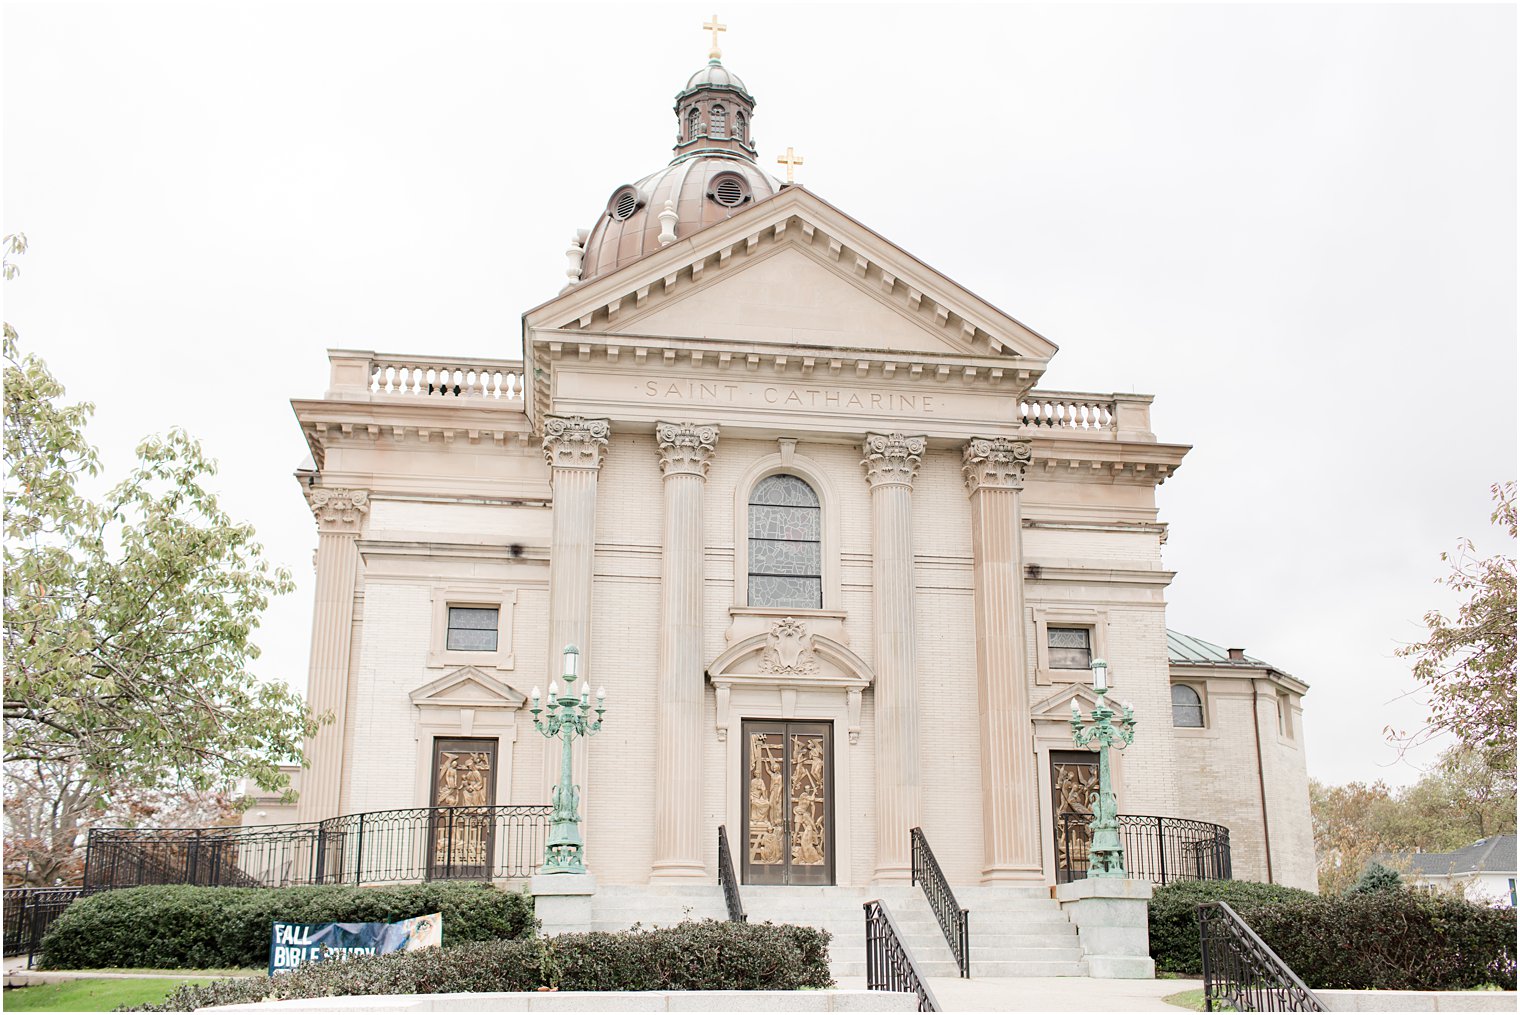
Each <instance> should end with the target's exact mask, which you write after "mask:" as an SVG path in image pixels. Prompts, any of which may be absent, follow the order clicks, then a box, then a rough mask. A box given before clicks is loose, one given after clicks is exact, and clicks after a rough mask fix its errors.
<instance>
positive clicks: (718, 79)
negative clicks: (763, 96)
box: [681, 60, 749, 95]
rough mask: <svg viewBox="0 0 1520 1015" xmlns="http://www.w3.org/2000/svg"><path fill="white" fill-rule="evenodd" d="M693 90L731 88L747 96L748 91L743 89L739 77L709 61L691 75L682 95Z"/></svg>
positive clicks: (715, 61)
mask: <svg viewBox="0 0 1520 1015" xmlns="http://www.w3.org/2000/svg"><path fill="white" fill-rule="evenodd" d="M694 88H733V89H736V90H737V91H741V92H743V93H744V94H745V95H748V94H749V89H748V88H745V87H744V82H743V81H741V80H739V75H737V74H735V73H734V72H733V71H731V70H729V69H728V68H727V67H725V66H723V65H722V64H721V63H719V62H718V61H717V60H709V61H708V62H707V66H705V67H703V68H702V69H701V70H699V71H697V72H696V73H695V74H693V75H692V76H691V77H690V78H689V79H688V80H687V82H686V87H685V88H683V89H681V94H682V95H684V94H686V93H687V92H689V91H691V90H692V89H694Z"/></svg>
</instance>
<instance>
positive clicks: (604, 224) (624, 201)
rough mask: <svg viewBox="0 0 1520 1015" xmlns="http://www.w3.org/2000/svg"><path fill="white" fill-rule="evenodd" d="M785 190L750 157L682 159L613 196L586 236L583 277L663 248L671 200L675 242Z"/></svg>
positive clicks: (615, 268)
mask: <svg viewBox="0 0 1520 1015" xmlns="http://www.w3.org/2000/svg"><path fill="white" fill-rule="evenodd" d="M782 186H783V184H782V182H781V181H780V180H778V179H776V178H775V177H774V176H771V175H770V174H769V173H767V172H765V171H764V170H762V169H761V168H760V167H759V166H757V165H755V164H754V163H753V162H751V161H750V160H748V159H745V158H739V157H736V156H733V155H727V154H724V155H717V154H710V155H697V156H695V157H690V158H682V159H678V160H677V161H675V162H673V163H671V164H670V165H668V166H666V167H665V168H664V169H661V170H659V171H658V172H655V173H651V174H650V175H648V176H646V177H644V178H643V179H642V180H640V181H638V182H637V183H633V184H628V185H626V186H623V187H619V188H618V189H617V190H615V191H614V192H613V194H612V198H611V199H610V200H609V201H608V202H607V207H606V209H604V210H603V212H602V215H601V217H600V218H598V219H597V222H596V225H595V226H594V227H593V228H592V230H591V235H590V236H588V237H587V238H586V247H585V251H586V252H585V256H584V258H583V259H582V262H581V279H582V280H583V281H584V280H587V279H591V278H595V277H596V276H598V275H606V274H609V273H610V272H614V271H616V270H617V269H619V268H621V267H623V266H624V265H627V264H632V263H633V262H634V261H637V260H638V259H639V258H641V257H644V256H645V255H647V254H651V253H653V252H655V251H656V250H659V249H660V248H661V247H662V246H664V244H662V243H661V242H660V234H661V233H662V232H663V231H664V223H662V222H661V221H660V213H661V212H663V211H664V210H665V203H666V202H667V201H668V202H670V205H671V209H672V210H673V211H674V212H675V223H674V224H675V235H676V239H685V238H686V237H688V236H690V235H691V234H692V233H694V232H696V231H697V230H699V229H705V228H706V227H708V226H710V225H713V224H715V223H717V222H722V221H723V220H724V219H726V218H729V217H731V216H733V215H737V214H738V213H739V212H741V211H744V210H745V209H747V208H750V207H752V206H753V205H754V204H755V202H757V201H764V200H765V199H766V198H770V197H774V196H776V194H778V193H780V192H781V188H782ZM625 213H626V214H625ZM620 215H622V216H623V217H621V218H620V217H619V216H620ZM667 219H668V216H667Z"/></svg>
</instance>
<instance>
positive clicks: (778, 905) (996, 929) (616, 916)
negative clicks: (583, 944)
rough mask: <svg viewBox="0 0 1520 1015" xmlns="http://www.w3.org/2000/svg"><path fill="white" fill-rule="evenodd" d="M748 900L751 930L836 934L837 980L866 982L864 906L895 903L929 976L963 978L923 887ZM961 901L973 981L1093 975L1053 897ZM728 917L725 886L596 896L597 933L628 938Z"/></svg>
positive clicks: (604, 891)
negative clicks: (792, 928)
mask: <svg viewBox="0 0 1520 1015" xmlns="http://www.w3.org/2000/svg"><path fill="white" fill-rule="evenodd" d="M740 894H741V897H742V899H743V901H744V909H745V911H746V912H747V913H748V915H749V920H750V922H751V923H765V922H767V921H769V922H771V923H800V924H805V925H807V926H811V927H819V928H821V929H823V930H827V931H829V932H830V933H831V934H832V935H833V941H832V942H831V943H830V945H829V959H830V962H829V965H830V968H831V969H832V970H833V973H834V978H835V979H836V980H842V979H844V978H846V977H863V976H865V972H866V964H865V954H866V929H865V911H864V909H863V906H864V904H865V903H866V902H868V901H870V900H871V899H881V900H882V901H883V902H885V903H886V905H887V909H888V910H889V911H890V912H891V914H892V919H893V920H894V921H895V922H896V924H897V927H898V930H899V931H900V932H901V933H902V935H903V938H904V941H905V943H906V944H907V946H908V950H909V951H910V952H912V954H913V960H914V962H915V963H917V964H918V968H919V971H920V972H921V973H922V974H923V975H925V976H929V977H955V976H959V975H960V970H959V968H958V967H957V966H956V964H955V956H954V955H953V954H952V953H951V951H950V946H949V945H948V944H946V942H945V935H944V933H943V932H942V931H941V930H940V928H939V924H938V922H936V921H935V919H934V913H933V911H932V910H931V909H930V908H929V903H928V901H927V900H926V899H925V898H924V893H923V890H922V889H921V888H919V887H918V886H916V885H912V886H910V885H878V886H875V887H863V888H857V887H848V886H832V887H828V888H806V887H781V886H774V887H773V886H760V885H745V886H744V887H743V888H742V889H741V893H740ZM955 896H956V900H957V901H958V902H959V903H960V904H961V905H962V906H965V907H966V908H967V909H968V910H970V930H971V975H972V977H973V978H976V977H983V976H1085V975H1086V973H1087V966H1086V963H1085V962H1083V960H1082V949H1081V947H1080V946H1079V945H1078V943H1077V929H1076V927H1074V926H1072V924H1071V923H1070V921H1068V920H1067V918H1066V915H1065V914H1064V913H1062V912H1061V908H1060V906H1059V905H1058V904H1057V903H1056V902H1055V900H1054V899H1052V898H1050V894H1049V891H1048V890H1047V889H1045V888H1043V887H1029V888H1005V887H993V886H987V885H977V886H971V887H961V888H956V889H955ZM727 917H728V911H727V909H726V908H725V907H724V903H723V890H722V889H721V888H719V887H718V886H716V885H704V884H691V885H678V884H677V885H604V886H601V887H599V888H598V889H597V892H596V895H595V896H593V917H592V921H593V922H592V929H594V930H626V929H627V928H629V927H632V926H633V925H634V924H639V925H641V926H644V927H665V926H670V925H672V924H676V923H680V922H681V921H682V920H688V919H689V920H706V919H714V920H723V919H727Z"/></svg>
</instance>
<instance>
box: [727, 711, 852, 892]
mask: <svg viewBox="0 0 1520 1015" xmlns="http://www.w3.org/2000/svg"><path fill="white" fill-rule="evenodd" d="M833 732H834V731H833V725H832V724H831V723H826V722H784V721H780V720H775V721H773V720H759V719H755V720H746V721H745V723H744V758H743V765H744V774H745V778H744V786H745V794H746V799H745V802H744V837H743V840H742V841H743V843H744V845H743V850H744V859H743V864H742V866H743V874H742V878H743V881H744V883H745V884H747V885H832V884H833V883H834V752H833Z"/></svg>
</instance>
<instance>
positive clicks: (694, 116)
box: [686, 106, 702, 141]
mask: <svg viewBox="0 0 1520 1015" xmlns="http://www.w3.org/2000/svg"><path fill="white" fill-rule="evenodd" d="M700 133H702V113H701V111H700V110H698V109H697V107H696V106H692V107H691V109H689V110H687V112H686V140H688V141H695V140H696V138H697V135H698V134H700Z"/></svg>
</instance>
